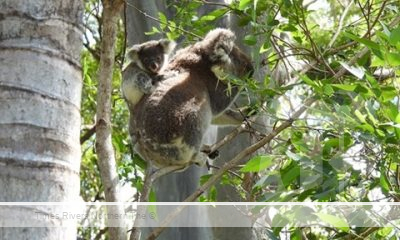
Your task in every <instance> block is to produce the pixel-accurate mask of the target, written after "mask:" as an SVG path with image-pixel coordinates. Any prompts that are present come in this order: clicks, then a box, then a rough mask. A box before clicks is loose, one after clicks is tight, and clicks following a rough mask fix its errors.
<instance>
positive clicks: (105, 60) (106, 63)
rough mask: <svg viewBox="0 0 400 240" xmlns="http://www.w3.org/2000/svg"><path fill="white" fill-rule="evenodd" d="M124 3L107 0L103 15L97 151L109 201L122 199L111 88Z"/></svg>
mask: <svg viewBox="0 0 400 240" xmlns="http://www.w3.org/2000/svg"><path fill="white" fill-rule="evenodd" d="M123 4H124V2H123V1H122V0H121V1H112V0H104V1H103V16H102V20H103V22H102V24H103V25H102V33H101V34H102V42H101V56H100V67H99V75H98V76H99V86H98V93H97V123H96V151H97V155H98V160H99V169H100V175H101V180H102V182H103V186H104V193H105V197H106V201H107V202H120V201H121V198H120V190H119V179H118V174H117V166H116V162H115V156H114V149H113V146H112V140H111V91H112V75H113V66H114V58H115V57H114V56H115V41H116V39H117V24H118V20H119V17H120V16H119V13H120V11H121V10H122V8H123ZM107 212H108V213H109V214H112V215H114V216H116V215H121V214H123V213H124V209H123V206H122V205H115V206H108V208H107ZM108 224H109V226H124V223H123V222H122V220H121V219H118V218H116V219H108ZM109 234H110V239H112V240H119V239H126V236H127V232H126V229H125V228H124V227H110V228H109Z"/></svg>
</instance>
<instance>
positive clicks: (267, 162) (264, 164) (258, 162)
mask: <svg viewBox="0 0 400 240" xmlns="http://www.w3.org/2000/svg"><path fill="white" fill-rule="evenodd" d="M271 165H272V157H271V156H256V157H254V158H252V159H250V161H248V162H247V163H246V165H244V166H243V167H242V168H241V169H240V171H241V172H260V171H262V170H264V169H266V168H268V167H269V166H271Z"/></svg>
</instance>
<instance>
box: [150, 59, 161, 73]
mask: <svg viewBox="0 0 400 240" xmlns="http://www.w3.org/2000/svg"><path fill="white" fill-rule="evenodd" d="M149 67H150V70H151V71H152V72H154V73H157V72H158V68H159V66H158V64H157V63H155V62H153V63H151V64H150V66H149Z"/></svg>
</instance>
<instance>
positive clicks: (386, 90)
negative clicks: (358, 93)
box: [380, 86, 399, 102]
mask: <svg viewBox="0 0 400 240" xmlns="http://www.w3.org/2000/svg"><path fill="white" fill-rule="evenodd" d="M381 90H382V94H381V96H380V100H381V101H383V102H387V101H391V100H392V99H393V98H395V97H397V96H398V95H399V93H398V92H397V90H396V88H394V87H392V86H387V87H382V88H381Z"/></svg>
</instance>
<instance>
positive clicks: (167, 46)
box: [158, 38, 176, 54]
mask: <svg viewBox="0 0 400 240" xmlns="http://www.w3.org/2000/svg"><path fill="white" fill-rule="evenodd" d="M158 42H159V43H160V44H161V46H162V47H163V49H164V53H165V54H170V53H171V52H172V51H173V50H174V48H175V47H176V42H175V41H172V40H169V39H166V38H163V39H160V40H159V41H158Z"/></svg>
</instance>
